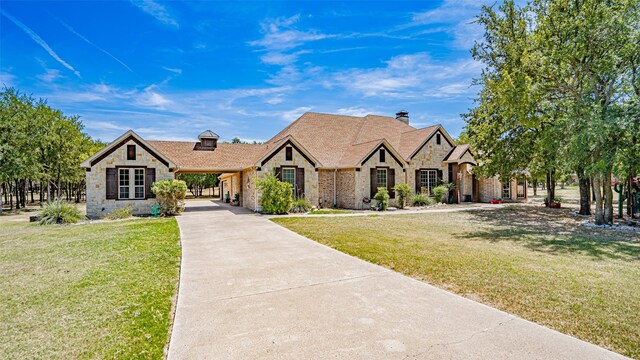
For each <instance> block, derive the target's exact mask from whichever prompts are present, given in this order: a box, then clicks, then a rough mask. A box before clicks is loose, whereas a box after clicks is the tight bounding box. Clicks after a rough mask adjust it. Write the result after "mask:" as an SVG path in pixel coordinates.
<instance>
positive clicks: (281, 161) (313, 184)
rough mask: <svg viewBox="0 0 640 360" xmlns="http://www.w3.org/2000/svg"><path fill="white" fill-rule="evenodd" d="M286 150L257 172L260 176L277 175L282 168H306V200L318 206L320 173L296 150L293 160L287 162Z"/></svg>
mask: <svg viewBox="0 0 640 360" xmlns="http://www.w3.org/2000/svg"><path fill="white" fill-rule="evenodd" d="M285 153H286V151H285V148H282V150H280V151H279V152H278V153H277V154H275V155H274V156H273V157H272V158H271V159H269V161H268V162H267V163H266V164H264V165H263V166H262V167H261V168H260V171H258V172H257V175H258V176H261V175H263V174H265V173H269V172H270V173H273V174H275V169H276V168H278V167H280V166H291V167H301V168H304V182H305V186H304V193H305V198H306V199H307V200H308V201H309V202H310V203H311V205H312V206H318V171H316V169H315V167H314V166H313V165H311V163H309V161H307V159H305V158H304V156H302V154H300V153H299V152H298V151H297V150H296V149H295V148H293V149H292V155H293V156H292V160H290V161H287V160H285V159H286V156H285V155H286V154H285Z"/></svg>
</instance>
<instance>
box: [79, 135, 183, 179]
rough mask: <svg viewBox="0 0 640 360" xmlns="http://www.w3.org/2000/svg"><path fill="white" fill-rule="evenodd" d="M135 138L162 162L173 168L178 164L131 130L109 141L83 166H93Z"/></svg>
mask: <svg viewBox="0 0 640 360" xmlns="http://www.w3.org/2000/svg"><path fill="white" fill-rule="evenodd" d="M131 140H133V141H134V142H135V143H136V144H138V145H139V146H140V147H142V148H143V149H144V150H145V151H147V152H148V153H149V154H151V156H153V157H155V158H156V159H158V161H160V162H161V163H162V164H164V165H165V166H167V167H168V168H170V169H172V168H174V167H175V166H176V165H175V164H174V163H173V162H172V161H171V160H170V159H169V158H168V157H167V156H165V155H164V154H162V153H161V152H160V151H158V150H156V149H155V148H154V147H153V146H151V144H149V143H148V142H147V141H145V140H144V139H142V138H141V137H140V135H138V134H136V133H135V132H134V131H133V130H129V131H127V132H126V133H124V134H122V135H121V136H120V137H118V138H117V139H115V140H114V141H112V142H111V143H109V144H108V145H107V146H105V147H103V148H102V149H100V151H98V152H97V153H95V154H93V156H91V157H89V158H88V159H87V160H85V161H83V162H82V164H80V166H81V167H84V168H91V167H92V166H94V165H95V164H97V163H98V162H100V161H101V160H102V159H104V158H105V157H107V156H109V155H110V154H111V153H113V152H114V151H116V150H117V149H119V148H120V147H122V146H123V145H125V144H126V143H128V142H129V141H131Z"/></svg>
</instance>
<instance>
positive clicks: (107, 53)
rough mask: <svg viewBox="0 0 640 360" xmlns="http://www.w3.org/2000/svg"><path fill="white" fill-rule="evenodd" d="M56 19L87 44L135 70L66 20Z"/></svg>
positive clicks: (126, 67) (127, 67)
mask: <svg viewBox="0 0 640 360" xmlns="http://www.w3.org/2000/svg"><path fill="white" fill-rule="evenodd" d="M56 20H58V22H59V23H60V24H61V25H62V26H64V27H65V28H66V29H67V30H69V31H71V32H72V33H73V34H74V35H76V36H77V37H79V38H80V39H81V40H83V41H84V42H86V43H87V44H89V45H91V46H93V47H94V48H96V49H98V50H100V51H101V52H103V53H104V54H106V55H107V56H109V57H110V58H112V59H113V60H115V61H117V62H118V63H119V64H120V65H122V66H124V68H125V69H127V70H129V71H130V72H133V70H131V68H130V67H129V66H128V65H127V64H125V63H124V62H123V61H122V60H120V59H118V58H117V57H115V56H113V55H112V54H111V53H110V52H108V51H107V50H105V49H103V48H101V47H100V46H98V45H96V44H95V43H93V42H92V41H91V40H89V39H87V38H86V37H84V36H83V35H82V34H80V33H79V32H77V31H75V30H74V29H73V28H72V27H71V26H70V25H69V24H67V23H65V22H64V21H62V20H60V19H58V18H56Z"/></svg>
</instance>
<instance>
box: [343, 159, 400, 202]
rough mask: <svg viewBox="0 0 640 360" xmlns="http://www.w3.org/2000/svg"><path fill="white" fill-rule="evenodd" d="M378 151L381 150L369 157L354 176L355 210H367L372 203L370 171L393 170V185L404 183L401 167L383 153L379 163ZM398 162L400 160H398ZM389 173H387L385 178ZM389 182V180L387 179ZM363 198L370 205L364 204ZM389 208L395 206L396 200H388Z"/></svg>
mask: <svg viewBox="0 0 640 360" xmlns="http://www.w3.org/2000/svg"><path fill="white" fill-rule="evenodd" d="M380 151H381V149H377V150H376V151H375V152H374V153H373V156H371V157H370V158H369V159H368V160H367V161H366V162H365V163H364V165H363V166H362V167H361V168H360V171H356V174H355V188H356V189H355V190H356V191H355V208H356V209H368V208H370V207H371V204H372V203H373V199H371V169H374V168H387V169H394V170H395V178H394V180H395V182H394V184H400V183H403V182H405V173H404V172H403V169H402V165H401V164H398V162H397V161H396V160H395V159H394V158H393V157H392V156H391V154H390V153H389V152H388V151H387V150H384V151H385V159H384V160H385V161H384V162H382V161H380ZM398 160H402V159H401V158H399V159H398ZM388 174H389V173H388V172H387V177H388V176H389V175H388ZM387 181H390V179H387ZM365 198H369V200H370V203H368V204H367V203H365V202H364V201H363V200H364V199H365ZM389 205H390V206H396V199H395V197H394V198H393V199H390V200H389Z"/></svg>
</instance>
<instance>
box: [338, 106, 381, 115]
mask: <svg viewBox="0 0 640 360" xmlns="http://www.w3.org/2000/svg"><path fill="white" fill-rule="evenodd" d="M375 113H376V112H375V111H369V110H367V109H365V108H362V107H356V106H352V107H348V108H340V109H338V110H336V114H339V115H349V116H365V115H368V114H375Z"/></svg>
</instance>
